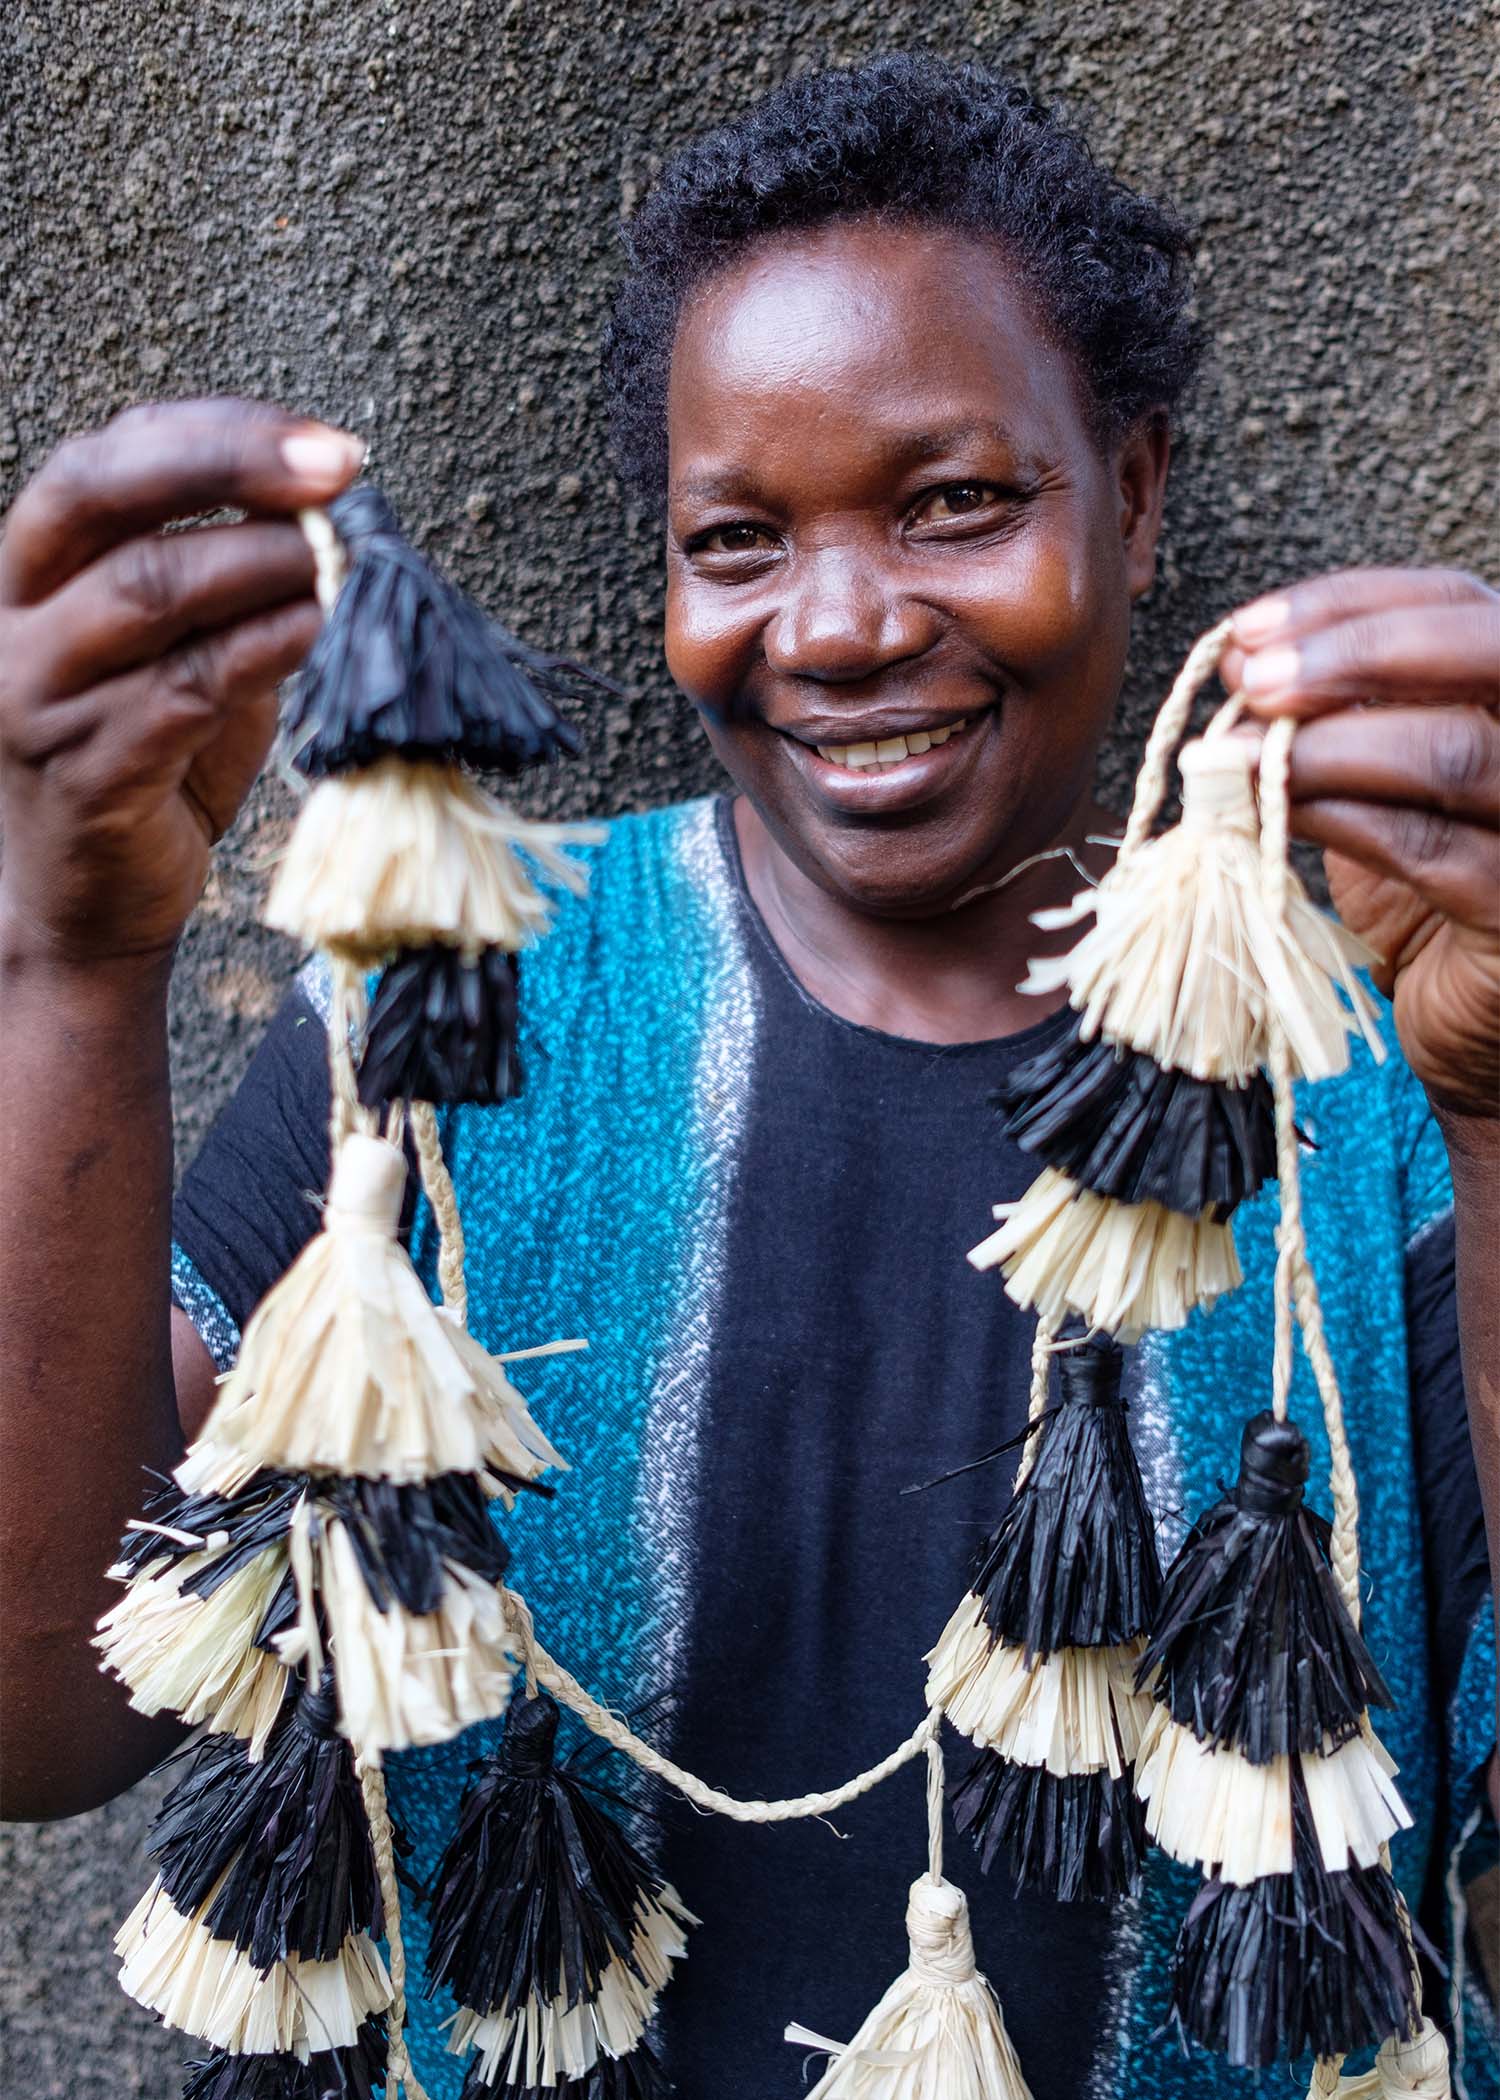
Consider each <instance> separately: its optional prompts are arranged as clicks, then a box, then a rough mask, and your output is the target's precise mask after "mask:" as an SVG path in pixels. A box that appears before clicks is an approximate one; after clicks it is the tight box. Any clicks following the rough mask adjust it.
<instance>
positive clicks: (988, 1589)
mask: <svg viewBox="0 0 1500 2100" xmlns="http://www.w3.org/2000/svg"><path fill="white" fill-rule="evenodd" d="M1043 1340H1044V1342H1045V1337H1043ZM1057 1362H1058V1369H1059V1373H1060V1377H1061V1384H1062V1392H1061V1398H1060V1400H1059V1401H1058V1403H1057V1405H1056V1406H1053V1407H1047V1408H1045V1409H1044V1411H1043V1412H1042V1413H1041V1414H1040V1416H1039V1417H1038V1418H1037V1419H1036V1421H1035V1422H1034V1423H1033V1425H1032V1432H1031V1433H1032V1436H1033V1438H1034V1452H1033V1453H1032V1455H1031V1459H1030V1463H1029V1465H1028V1466H1027V1467H1026V1468H1025V1469H1024V1471H1023V1476H1022V1479H1021V1482H1020V1485H1019V1487H1018V1489H1017V1492H1016V1495H1015V1499H1014V1500H1013V1501H1012V1503H1011V1506H1010V1508H1009V1509H1008V1510H1007V1511H1006V1514H1005V1516H1004V1518H1003V1519H1002V1520H1001V1523H1000V1526H999V1528H998V1530H997V1531H996V1532H995V1533H994V1535H993V1537H992V1538H990V1539H989V1540H988V1541H987V1543H986V1544H985V1546H984V1548H983V1549H982V1551H981V1553H980V1556H979V1563H978V1567H977V1570H976V1575H975V1581H974V1587H973V1589H972V1590H971V1591H970V1593H969V1594H968V1595H967V1596H966V1597H965V1598H964V1600H963V1602H962V1603H961V1604H960V1605H959V1607H958V1609H957V1610H956V1611H955V1612H954V1614H953V1617H952V1618H951V1619H950V1620H949V1622H948V1625H947V1627H946V1628H945V1630H944V1632H943V1636H942V1638H941V1640H940V1641H939V1642H938V1644H937V1646H936V1647H935V1648H934V1649H933V1651H932V1653H931V1654H930V1655H929V1657H928V1658H927V1660H928V1664H929V1675H928V1680H927V1697H928V1700H929V1702H930V1703H931V1704H932V1705H934V1706H936V1707H939V1708H940V1709H941V1710H942V1712H943V1713H944V1714H946V1716H947V1718H948V1719H949V1721H951V1722H952V1724H953V1726H954V1727H955V1728H957V1729H959V1730H960V1732H961V1733H962V1734H964V1735H966V1736H968V1738H969V1739H970V1741H971V1742H973V1743H975V1744H977V1745H978V1746H979V1756H978V1758H977V1759H976V1760H975V1761H974V1762H973V1764H972V1765H971V1766H970V1768H969V1770H968V1772H967V1773H966V1774H965V1775H964V1776H963V1777H962V1779H961V1780H960V1781H959V1782H958V1784H957V1786H956V1788H955V1790H954V1793H953V1809H954V1817H955V1820H956V1822H957V1824H958V1827H959V1829H960V1830H961V1831H965V1832H967V1833H968V1835H969V1836H970V1837H972V1839H973V1840H974V1842H975V1844H976V1846H977V1847H978V1849H979V1854H980V1862H981V1865H982V1866H983V1868H984V1869H985V1870H986V1871H987V1870H988V1869H989V1867H990V1866H991V1864H992V1863H993V1861H994V1859H995V1858H996V1856H997V1854H998V1853H999V1852H1000V1851H1001V1850H1002V1848H1003V1850H1004V1851H1005V1853H1006V1854H1007V1856H1008V1858H1009V1861H1010V1865H1011V1869H1012V1872H1013V1873H1014V1876H1015V1880H1016V1885H1017V1887H1020V1888H1036V1889H1041V1890H1044V1891H1046V1892H1047V1893H1049V1894H1051V1895H1054V1896H1058V1897H1060V1898H1061V1899H1062V1900H1063V1901H1065V1902H1071V1901H1072V1900H1074V1899H1075V1898H1077V1897H1080V1896H1091V1897H1098V1898H1105V1899H1108V1898H1110V1897H1114V1896H1119V1895H1123V1894H1126V1893H1127V1892H1128V1891H1130V1890H1131V1889H1133V1888H1134V1887H1135V1886H1136V1884H1137V1882H1138V1880H1139V1874H1140V1863H1141V1858H1142V1855H1143V1853H1144V1850H1145V1833H1144V1828H1143V1819H1142V1815H1141V1810H1140V1807H1139V1804H1138V1802H1137V1801H1136V1798H1135V1794H1134V1790H1133V1787H1132V1784H1131V1768H1132V1764H1133V1761H1134V1758H1135V1755H1136V1750H1137V1746H1138V1744H1139V1741H1140V1735H1141V1730H1142V1727H1143V1725H1144V1723H1145V1721H1146V1719H1147V1718H1148V1716H1149V1714H1150V1710H1151V1704H1150V1700H1149V1698H1147V1697H1144V1696H1143V1695H1142V1694H1141V1693H1140V1692H1138V1691H1137V1689H1136V1683H1135V1678H1136V1666H1137V1661H1138V1658H1139V1655H1140V1651H1141V1646H1142V1639H1143V1636H1144V1634H1145V1631H1146V1628H1147V1626H1148V1625H1149V1624H1150V1622H1151V1619H1152V1616H1153V1614H1154V1612H1155V1609H1156V1604H1157V1598H1158V1594H1159V1590H1160V1585H1161V1572H1160V1568H1159V1566H1158V1564H1157V1558H1156V1543H1155V1532H1154V1527H1153V1524H1152V1520H1151V1514H1150V1511H1149V1510H1148V1508H1147V1506H1146V1498H1145V1492H1144V1489H1143V1487H1142V1485H1141V1476H1140V1468H1139V1466H1138V1464H1137V1462H1136V1458H1135V1453H1134V1451H1133V1449H1132V1448H1131V1443H1130V1437H1129V1433H1128V1430H1127V1427H1126V1418H1125V1404H1124V1401H1123V1399H1122V1397H1121V1391H1120V1380H1121V1367H1122V1358H1121V1355H1120V1352H1119V1350H1117V1349H1113V1348H1108V1347H1103V1348H1100V1347H1088V1346H1084V1347H1074V1348H1067V1347H1064V1348H1062V1349H1061V1350H1060V1351H1059V1353H1058V1357H1057ZM1043 1393H1045V1387H1044V1388H1043Z"/></svg>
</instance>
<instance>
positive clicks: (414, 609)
mask: <svg viewBox="0 0 1500 2100" xmlns="http://www.w3.org/2000/svg"><path fill="white" fill-rule="evenodd" d="M328 514H329V517H330V518H331V519H332V521H333V523H334V525H335V527H336V528H337V530H338V534H339V537H340V539H341V540H342V541H343V543H344V549H345V552H346V555H347V556H348V558H349V572H348V575H347V577H346V579H345V581H344V584H343V587H342V589H341V590H340V592H339V595H338V598H337V601H336V602H335V604H334V606H333V607H332V610H331V611H330V613H329V615H328V618H327V620H326V622H325V623H324V627H323V631H322V633H321V634H320V635H319V637H318V639H317V641H316V642H315V643H314V645H313V648H312V652H311V654H310V655H309V657H308V659H307V662H306V664H305V665H304V667H303V670H302V673H301V676H300V677H299V679H298V680H297V684H296V687H295V690H294V692H293V694H292V697H291V700H290V703H289V705H288V706H287V708H286V711H285V713H284V715H283V720H282V734H283V737H284V740H285V744H286V748H287V750H288V753H289V755H290V757H291V758H292V760H293V762H294V763H295V764H296V765H297V766H298V767H299V769H300V770H301V771H302V772H303V773H305V774H307V775H308V776H309V777H310V778H312V779H322V778H323V777H324V776H325V775H327V774H330V773H343V772H348V771H351V770H352V769H354V768H356V767H360V766H370V765H374V764H375V763H376V762H377V761H378V760H380V759H382V758H389V757H392V756H396V757H401V758H404V759H406V760H408V761H410V762H417V761H432V762H435V763H442V764H447V763H452V762H454V761H459V760H461V761H463V762H464V763H466V764H468V765H472V766H476V767H479V768H481V769H482V770H487V771H496V772H500V773H504V774H507V775H514V774H516V773H519V772H521V771H522V770H523V769H524V768H525V767H527V766H534V765H537V764H540V763H541V762H542V761H543V760H546V759H550V758H558V757H565V756H571V755H572V754H573V753H574V752H576V751H577V749H578V735H577V732H576V731H575V730H574V729H572V728H571V727H570V726H569V724H568V723H566V722H565V721H564V720H563V719H562V717H561V716H560V715H559V714H558V712H557V709H556V708H555V706H554V705H553V700H554V699H556V698H562V697H565V696H567V695H570V694H576V693H581V692H585V691H592V692H599V691H606V692H609V691H613V690H614V688H613V687H612V686H611V685H610V684H609V682H608V681H607V680H605V679H602V678H598V677H596V676H595V675H594V674H593V673H591V672H588V671H584V670H582V669H581V668H580V667H579V666H577V665H576V664H569V663H564V662H563V661H561V660H560V659H557V658H553V657H548V656H544V655H543V654H542V653H541V652H540V651H539V650H535V649H530V648H528V647H527V646H526V645H525V644H524V643H521V642H518V641H517V640H516V638H515V637H514V636H513V635H510V634H507V633H506V631H505V629H504V628H503V627H500V626H498V625H497V624H496V623H495V622H494V621H493V620H490V619H487V618H486V616H485V615H484V614H483V613H482V612H481V611H480V610H479V608H478V606H476V605H475V604H474V603H473V602H472V600H470V599H469V598H467V597H465V596H464V594H463V593H462V592H461V591H459V590H457V589H456V588H455V587H454V586H453V585H452V584H451V583H448V582H447V581H446V580H445V579H444V578H443V577H442V576H440V575H439V574H438V572H437V571H436V570H435V569H434V568H433V567H432V566H431V565H430V564H429V563H428V562H427V561H425V560H424V559H423V557H422V556H421V555H420V554H419V553H418V552H417V550H416V549H415V547H413V546H412V545H411V543H410V541H409V540H407V539H406V538H404V536H403V535H402V532H401V529H400V526H399V525H398V523H397V521H396V516H395V513H394V512H393V511H392V509H391V507H390V505H389V503H387V501H386V500H385V498H384V496H382V495H381V493H380V491H379V490H378V489H376V488H373V487H372V486H371V485H370V484H369V483H368V482H362V483H360V484H359V485H357V486H356V487H355V488H352V489H350V490H349V491H348V492H347V493H346V494H345V495H343V496H341V497H340V498H339V499H338V501H337V502H336V503H334V504H332V505H331V506H330V509H329V513H328Z"/></svg>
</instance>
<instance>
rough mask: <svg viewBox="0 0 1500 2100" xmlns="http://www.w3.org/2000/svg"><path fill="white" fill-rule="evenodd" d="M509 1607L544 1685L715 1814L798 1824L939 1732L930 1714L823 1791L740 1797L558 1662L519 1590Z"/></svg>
mask: <svg viewBox="0 0 1500 2100" xmlns="http://www.w3.org/2000/svg"><path fill="white" fill-rule="evenodd" d="M506 1609H507V1613H508V1615H509V1617H510V1621H511V1624H512V1627H513V1629H514V1631H515V1634H516V1641H517V1645H518V1647H520V1648H521V1649H522V1651H523V1652H524V1653H526V1654H527V1657H528V1668H530V1669H534V1670H535V1673H536V1682H537V1683H538V1684H540V1685H541V1686H542V1687H543V1689H544V1690H546V1691H549V1692H551V1694H552V1696H553V1697H554V1698H555V1699H556V1700H557V1701H558V1702H559V1703H560V1704H561V1705H563V1706H566V1707H567V1708H568V1709H569V1710H570V1711H571V1712H573V1713H575V1714H577V1716H578V1718H579V1720H580V1721H582V1722H583V1723H584V1725H585V1726H586V1727H588V1728H591V1729H592V1730H593V1732H594V1734H595V1735H597V1736H599V1737H600V1738H601V1740H602V1741H604V1742H606V1743H608V1744H609V1745H610V1747H611V1748H612V1749H615V1750H621V1751H623V1752H624V1754H625V1755H626V1756H627V1757H630V1758H633V1759H634V1760H635V1762H636V1763H637V1764H638V1765H639V1766H640V1767H641V1769H642V1771H645V1772H651V1773H653V1774H654V1775H655V1777H656V1778H658V1779H664V1780H665V1781H666V1783H667V1784H668V1786H671V1787H675V1788H676V1790H677V1792H678V1793H679V1794H681V1795H682V1796H683V1798H684V1800H687V1801H691V1802H692V1804H693V1806H694V1807H695V1808H702V1809H707V1810H708V1811H709V1812H710V1813H711V1814H713V1815H718V1816H727V1817H728V1818H729V1820H730V1821H731V1822H732V1823H793V1822H797V1821H799V1820H800V1819H801V1818H802V1817H804V1816H826V1815H831V1814H832V1812H833V1811H834V1809H836V1808H844V1807H846V1806H847V1805H848V1803H849V1802H851V1801H857V1800H858V1799H859V1798H860V1796H861V1795H862V1794H868V1793H870V1792H871V1790H872V1789H873V1788H875V1787H877V1786H879V1784H880V1782H881V1781H882V1780H883V1779H889V1778H890V1776H891V1774H892V1773H893V1772H899V1771H900V1769H901V1767H902V1766H903V1765H907V1764H910V1763H911V1761H912V1759H913V1758H914V1757H919V1756H920V1755H921V1754H922V1752H923V1751H924V1750H925V1749H926V1748H927V1744H928V1741H929V1740H930V1738H931V1737H932V1736H933V1735H935V1734H936V1732H937V1729H938V1725H939V1716H938V1715H937V1714H936V1713H929V1714H926V1715H925V1716H924V1717H923V1719H922V1721H921V1724H920V1725H919V1726H918V1727H917V1728H915V1729H913V1731H912V1733H911V1734H910V1735H909V1736H908V1737H907V1739H906V1741H905V1742H904V1743H902V1744H901V1746H900V1747H899V1749H896V1750H893V1751H892V1752H891V1754H890V1756H889V1757H883V1758H882V1759H881V1760H880V1763H879V1764H878V1765H871V1767H870V1769H869V1771H868V1772H861V1773H859V1774H858V1775H857V1777H855V1778H853V1779H848V1780H845V1782H844V1784H843V1785H842V1786H837V1787H832V1788H830V1789H829V1791H828V1792H827V1793H823V1794H798V1795H795V1796H793V1798H792V1799H790V1800H787V1801H737V1800H736V1799H735V1797H734V1795H733V1794H726V1793H723V1792H721V1791H720V1789H719V1788H718V1787H714V1786H709V1785H708V1784H707V1782H706V1781H704V1780H702V1779H698V1778H696V1777H695V1776H694V1775H693V1774H692V1773H691V1772H688V1771H685V1770H684V1769H683V1767H682V1766H681V1765H677V1764H673V1762H672V1760H671V1758H669V1757H663V1756H662V1754H661V1752H660V1751H659V1750H653V1749H652V1747H651V1745H650V1744H649V1743H647V1742H643V1741H642V1740H641V1738H640V1737H639V1736H638V1735H636V1734H635V1733H634V1731H633V1730H632V1729H630V1728H627V1727H626V1725H625V1723H624V1722H623V1721H622V1720H621V1719H620V1717H619V1715H618V1714H613V1713H611V1712H610V1711H609V1708H608V1707H606V1706H601V1705H600V1703H599V1701H598V1700H597V1699H596V1698H595V1697H594V1696H593V1694H592V1693H591V1692H586V1691H585V1690H584V1688H583V1686H582V1685H581V1684H580V1683H579V1682H578V1679H577V1678H576V1677H574V1676H573V1675H572V1673H571V1672H570V1671H568V1670H565V1669H564V1668H563V1666H562V1664H561V1663H559V1662H555V1661H554V1660H553V1658H552V1657H551V1656H550V1655H549V1654H548V1653H547V1651H546V1649H545V1648H544V1647H543V1646H542V1644H541V1642H540V1641H539V1640H538V1639H537V1638H536V1630H535V1627H534V1626H533V1624H532V1619H531V1613H530V1610H529V1608H528V1607H527V1604H526V1602H525V1599H524V1598H522V1597H519V1596H518V1595H517V1594H516V1592H515V1591H514V1590H508V1591H507V1592H506Z"/></svg>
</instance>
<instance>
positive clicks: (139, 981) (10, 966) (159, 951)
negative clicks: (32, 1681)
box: [0, 882, 177, 1013]
mask: <svg viewBox="0 0 1500 2100" xmlns="http://www.w3.org/2000/svg"><path fill="white" fill-rule="evenodd" d="M176 952H177V944H176V942H175V941H173V942H172V943H171V944H170V945H169V946H167V947H158V948H143V949H141V950H140V951H139V952H137V953H126V954H118V955H100V954H93V953H90V952H88V951H86V950H84V949H82V948H80V947H78V946H77V944H75V943H70V942H69V941H68V940H67V938H66V937H65V936H63V935H61V934H59V933H58V932H57V931H56V930H54V929H52V928H50V927H48V926H46V925H44V924H42V923H40V922H39V921H38V919H37V917H36V915H35V914H34V913H32V912H29V911H28V910H27V909H26V908H25V906H24V905H23V904H21V903H20V902H19V900H18V899H16V898H15V897H13V896H11V895H9V894H7V891H6V888H5V885H4V883H3V882H0V985H3V990H0V1002H3V1001H4V1000H6V999H8V998H18V999H19V998H24V997H27V996H32V997H39V998H43V999H46V1000H47V1001H48V1002H49V1003H51V1002H53V1001H56V1000H59V999H61V1000H65V1001H66V1002H67V1003H68V1004H69V1005H70V1006H72V1007H75V1008H76V1007H77V1006H78V1005H79V1004H80V1003H81V1004H82V1005H83V1006H85V1007H98V1008H99V1010H100V1011H101V1013H103V1012H106V1011H108V1010H110V1009H111V1008H115V1009H118V1007H119V1006H120V1005H122V1004H123V1005H125V1006H126V1007H129V1008H132V1009H134V1010H135V1011H137V1012H138V1011H139V1010H140V1008H141V1006H142V1005H143V1004H145V1005H147V1006H154V1005H156V1004H159V1003H164V1002H165V999H166V992H167V987H168V985H169V983H170V982H171V977H172V964H173V961H174V959H175V956H176Z"/></svg>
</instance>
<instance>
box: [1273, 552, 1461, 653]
mask: <svg viewBox="0 0 1500 2100" xmlns="http://www.w3.org/2000/svg"><path fill="white" fill-rule="evenodd" d="M1492 595H1493V593H1491V592H1490V591H1489V590H1488V589H1487V588H1486V586H1485V585H1484V584H1482V583H1481V582H1480V581H1479V579H1478V578H1477V577H1475V576H1470V575H1468V574H1467V573H1466V572H1465V571H1464V570H1462V569H1338V570H1335V571H1334V572H1333V573H1332V574H1331V575H1328V576H1313V577H1310V578H1309V579H1308V580H1307V581H1306V582H1304V583H1294V584H1292V585H1290V586H1289V587H1288V588H1287V589H1286V590H1282V591H1268V592H1267V593H1266V595H1265V596H1264V597H1263V598H1254V599H1252V600H1251V602H1250V603H1249V604H1248V605H1242V606H1241V607H1240V609H1239V611H1238V612H1237V613H1236V614H1235V616H1234V629H1233V634H1234V642H1235V645H1236V646H1237V647H1238V648H1240V649H1261V648H1264V647H1265V646H1266V645H1267V644H1268V643H1272V642H1290V641H1295V640H1296V639H1297V638H1298V636H1299V635H1303V634H1306V633H1307V632H1308V631H1309V630H1310V629H1312V628H1315V627H1329V626H1334V625H1336V624H1337V623H1338V622H1340V621H1343V620H1352V619H1357V618H1358V617H1360V616H1361V615H1362V614H1365V613H1372V612H1379V611H1380V610H1381V609H1382V608H1383V607H1385V606H1390V605H1425V606H1442V605H1466V604H1470V603H1472V602H1473V601H1474V600H1476V599H1482V598H1487V597H1490V596H1492Z"/></svg>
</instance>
